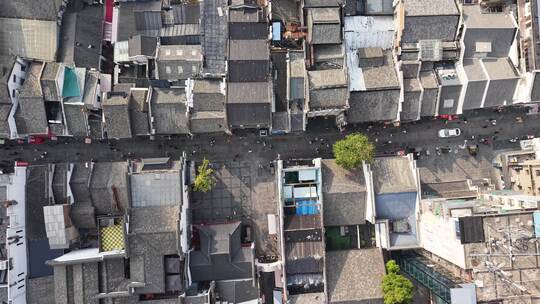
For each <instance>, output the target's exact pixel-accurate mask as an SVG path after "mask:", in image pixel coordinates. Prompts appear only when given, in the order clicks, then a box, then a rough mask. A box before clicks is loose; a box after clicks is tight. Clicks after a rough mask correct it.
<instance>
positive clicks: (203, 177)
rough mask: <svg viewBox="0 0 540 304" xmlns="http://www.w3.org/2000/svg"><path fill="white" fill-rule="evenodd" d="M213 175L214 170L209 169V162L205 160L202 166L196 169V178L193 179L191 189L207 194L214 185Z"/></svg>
mask: <svg viewBox="0 0 540 304" xmlns="http://www.w3.org/2000/svg"><path fill="white" fill-rule="evenodd" d="M213 173H214V170H212V168H210V162H209V161H208V159H206V158H205V159H204V160H203V162H202V164H201V165H200V166H199V167H198V168H197V177H195V183H194V185H193V189H194V190H195V191H199V192H208V191H210V190H212V188H213V187H214V185H215V183H216V182H215V180H214V178H213V177H212V174H213Z"/></svg>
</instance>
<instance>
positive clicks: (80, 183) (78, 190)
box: [69, 163, 91, 203]
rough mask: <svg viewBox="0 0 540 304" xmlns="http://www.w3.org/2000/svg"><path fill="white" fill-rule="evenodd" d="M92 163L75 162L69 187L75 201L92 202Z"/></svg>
mask: <svg viewBox="0 0 540 304" xmlns="http://www.w3.org/2000/svg"><path fill="white" fill-rule="evenodd" d="M90 175H91V166H90V163H88V164H86V163H74V164H73V171H72V173H71V179H70V180H69V187H70V188H71V192H72V193H73V199H74V200H75V202H79V203H83V202H90V190H89V187H90Z"/></svg>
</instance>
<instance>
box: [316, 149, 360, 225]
mask: <svg viewBox="0 0 540 304" xmlns="http://www.w3.org/2000/svg"><path fill="white" fill-rule="evenodd" d="M321 169H322V180H323V182H322V183H323V198H324V207H325V208H324V225H325V226H345V225H360V224H363V223H365V218H366V215H365V213H366V199H367V190H366V182H365V180H364V172H363V171H362V170H361V169H356V170H351V171H349V170H346V169H343V168H342V167H340V166H338V165H337V164H336V162H335V160H333V159H325V160H323V161H322V168H321Z"/></svg>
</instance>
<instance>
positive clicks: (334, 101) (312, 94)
mask: <svg viewBox="0 0 540 304" xmlns="http://www.w3.org/2000/svg"><path fill="white" fill-rule="evenodd" d="M308 78H309V87H310V91H309V107H310V109H327V108H344V107H345V106H346V105H347V99H348V96H349V89H348V88H347V77H346V75H345V70H342V69H332V70H320V71H309V72H308Z"/></svg>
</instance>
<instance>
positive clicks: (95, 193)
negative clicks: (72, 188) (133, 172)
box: [90, 162, 128, 215]
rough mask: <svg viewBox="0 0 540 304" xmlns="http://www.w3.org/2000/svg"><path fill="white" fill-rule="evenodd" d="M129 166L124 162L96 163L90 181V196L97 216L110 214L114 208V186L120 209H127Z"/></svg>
mask: <svg viewBox="0 0 540 304" xmlns="http://www.w3.org/2000/svg"><path fill="white" fill-rule="evenodd" d="M126 174H127V164H126V163H124V162H113V163H111V162H107V163H104V162H98V163H94V169H93V171H92V177H91V180H90V195H91V198H92V204H93V206H94V207H95V208H96V209H95V211H96V214H98V215H102V214H110V213H112V212H113V211H115V210H114V208H113V202H114V201H113V190H112V188H113V186H114V188H115V189H116V194H117V195H116V198H117V199H118V205H119V208H121V209H124V208H127V205H128V203H127V201H128V193H127V177H126Z"/></svg>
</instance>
